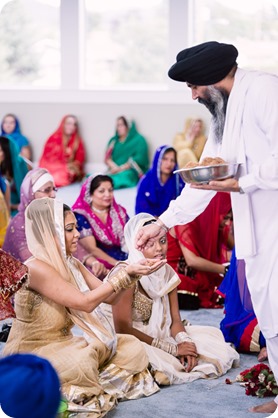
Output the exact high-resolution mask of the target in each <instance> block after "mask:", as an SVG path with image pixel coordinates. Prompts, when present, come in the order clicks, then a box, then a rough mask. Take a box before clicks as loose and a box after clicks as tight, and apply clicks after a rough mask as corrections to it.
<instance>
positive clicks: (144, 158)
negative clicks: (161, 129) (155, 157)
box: [105, 116, 149, 189]
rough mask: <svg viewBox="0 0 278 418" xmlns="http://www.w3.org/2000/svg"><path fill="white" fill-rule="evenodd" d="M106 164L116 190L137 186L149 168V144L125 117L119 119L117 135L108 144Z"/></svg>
mask: <svg viewBox="0 0 278 418" xmlns="http://www.w3.org/2000/svg"><path fill="white" fill-rule="evenodd" d="M105 163H106V165H107V167H108V173H107V174H109V175H110V176H111V177H112V178H113V183H114V189H122V188H125V187H134V186H136V185H137V183H138V181H139V179H140V177H141V176H142V175H143V174H144V173H145V172H146V171H147V169H148V167H149V155H148V144H147V142H146V140H145V138H144V137H143V136H142V135H140V134H139V133H138V131H137V130H136V127H135V123H134V122H132V123H131V126H130V127H129V125H128V122H127V120H126V118H125V117H124V116H120V117H118V118H117V124H116V135H115V136H113V138H111V139H110V140H109V142H108V145H107V149H106V153H105Z"/></svg>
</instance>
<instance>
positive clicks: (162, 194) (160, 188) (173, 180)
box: [136, 145, 184, 216]
mask: <svg viewBox="0 0 278 418" xmlns="http://www.w3.org/2000/svg"><path fill="white" fill-rule="evenodd" d="M168 150H173V151H174V152H175V153H176V151H175V150H174V149H173V147H171V146H170V145H161V146H160V147H158V148H157V149H156V152H155V155H154V158H153V162H152V166H151V168H150V170H148V172H147V173H146V174H145V176H144V177H142V179H141V181H140V183H139V184H138V198H137V199H136V213H139V212H142V209H143V211H144V212H149V213H151V214H152V215H153V216H160V215H161V214H162V213H163V212H164V211H165V210H166V209H167V208H168V206H169V203H170V201H171V200H173V199H176V197H178V196H179V195H180V193H181V191H182V189H183V187H184V182H183V180H182V179H181V177H180V176H179V175H178V174H173V173H172V174H171V176H170V177H169V178H168V180H167V181H166V183H162V181H161V163H162V159H163V157H164V154H165V153H166V152H167V151H168ZM177 169H178V166H177V164H176V165H175V167H174V169H173V171H175V170H177ZM141 183H142V186H141ZM140 187H142V189H141V191H140ZM141 192H142V193H144V196H142V200H141ZM144 202H145V203H146V207H145V208H144Z"/></svg>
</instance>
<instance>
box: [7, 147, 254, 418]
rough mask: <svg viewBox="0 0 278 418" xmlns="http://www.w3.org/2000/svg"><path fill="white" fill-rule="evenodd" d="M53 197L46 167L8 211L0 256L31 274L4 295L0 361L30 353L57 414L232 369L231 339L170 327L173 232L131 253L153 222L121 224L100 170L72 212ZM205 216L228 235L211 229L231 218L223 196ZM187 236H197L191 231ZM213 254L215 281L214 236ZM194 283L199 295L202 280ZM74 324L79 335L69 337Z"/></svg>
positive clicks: (176, 316)
mask: <svg viewBox="0 0 278 418" xmlns="http://www.w3.org/2000/svg"><path fill="white" fill-rule="evenodd" d="M166 149H167V147H166ZM171 153H173V152H172V150H171V152H170V155H171ZM162 155H163V154H162ZM166 156H167V154H166ZM166 161H167V159H166ZM171 164H172V166H173V165H174V164H173V161H172V163H171ZM55 192H56V185H55V181H54V178H53V176H52V175H51V174H50V173H49V172H48V171H47V170H46V169H43V168H36V169H33V170H31V171H29V173H28V174H27V175H26V177H25V179H24V180H23V183H22V186H21V203H20V206H19V208H18V209H19V212H18V214H17V215H16V216H15V217H14V218H13V219H12V220H11V222H10V224H9V227H8V231H7V234H6V237H5V242H4V248H3V249H4V250H5V251H6V252H8V253H10V254H12V255H13V256H14V257H15V258H16V259H17V260H21V261H24V262H25V263H26V265H27V267H28V270H29V273H30V277H29V281H28V282H26V283H25V284H23V286H22V288H21V290H19V291H18V292H17V294H16V297H15V313H16V318H15V319H14V321H13V325H12V329H11V332H10V335H9V337H8V341H7V343H6V345H5V348H4V355H5V356H8V355H11V354H14V353H23V352H24V353H25V352H29V353H33V354H36V355H39V356H42V357H44V358H46V359H48V360H49V361H50V362H51V364H52V365H53V366H54V368H55V369H56V371H57V373H58V375H59V378H60V380H61V384H62V392H63V395H64V396H65V397H66V399H67V401H68V410H69V411H77V412H81V411H82V412H94V413H95V414H96V416H103V414H105V413H106V412H107V411H108V410H110V409H111V408H113V407H114V406H115V405H116V403H117V399H118V400H123V399H136V398H138V397H140V396H143V395H146V396H148V395H151V394H153V393H155V392H157V391H158V390H159V386H160V385H168V384H182V383H185V382H191V381H193V380H195V379H198V378H213V377H214V378H216V377H219V376H221V375H223V374H224V373H226V372H227V371H228V370H229V369H230V368H231V367H232V366H233V365H234V364H236V363H238V360H239V355H238V353H237V351H236V350H234V349H233V348H232V347H231V345H230V344H229V343H230V342H231V340H230V339H229V338H227V339H226V341H227V342H228V343H226V342H225V338H224V336H223V334H222V333H221V331H220V330H219V329H217V328H214V327H203V326H201V327H200V326H198V327H195V326H194V325H193V326H188V325H186V326H184V324H183V322H182V321H181V317H180V312H179V301H178V294H179V293H178V292H179V289H180V286H181V285H182V280H183V276H186V275H185V271H183V273H180V268H181V265H182V262H181V260H180V257H179V260H178V261H179V270H178V271H177V266H176V265H175V263H173V267H171V265H170V264H172V262H171V260H170V259H169V257H168V254H169V249H167V245H168V244H167V241H168V240H169V243H170V245H171V239H172V238H173V239H174V237H173V231H170V232H169V233H168V234H167V235H168V236H167V235H166V234H165V236H164V237H162V238H160V239H158V240H157V241H156V242H155V243H154V244H153V246H151V247H150V248H148V249H146V250H144V251H142V252H139V251H138V250H137V249H136V247H135V237H136V234H137V232H138V230H139V229H140V228H142V227H144V225H146V224H148V223H152V222H155V221H156V216H157V215H156V216H155V215H152V214H149V213H144V212H141V213H139V214H137V215H136V216H134V217H132V218H130V219H129V217H128V215H127V213H126V211H125V209H124V208H123V207H122V206H121V205H119V204H117V203H116V202H115V199H114V196H113V180H112V179H111V177H110V176H107V175H106V174H105V175H103V174H98V175H94V176H90V177H88V178H87V179H86V181H85V183H84V184H83V186H82V188H81V191H80V195H79V196H78V198H77V200H76V202H75V203H74V205H73V207H72V209H70V208H69V207H67V206H66V205H63V204H62V202H60V201H59V200H57V199H56V198H55ZM209 211H210V212H209V215H208V217H207V218H206V219H205V221H204V224H203V225H205V227H204V228H208V219H209V220H210V219H211V218H210V217H212V219H214V217H215V216H216V215H215V214H217V216H218V224H217V222H216V221H215V225H214V227H215V230H216V229H217V227H218V230H219V229H220V235H221V234H223V235H227V236H228V232H225V233H224V232H223V230H222V229H225V226H226V219H225V216H226V215H227V214H228V215H229V214H230V202H229V195H228V194H221V193H219V194H217V196H216V199H215V201H213V203H212V206H211V208H209ZM24 219H25V221H24ZM193 222H194V221H193ZM221 222H222V223H223V225H222V226H221ZM229 222H230V219H229ZM178 228H179V227H178ZM221 228H222V229H221ZM228 230H229V232H230V225H229V228H228ZM193 231H195V235H196V236H195V238H196V237H197V236H198V233H197V231H198V229H196V228H195V229H194V228H193ZM218 232H219V231H218ZM175 233H176V232H175ZM178 233H180V232H179V231H178ZM202 233H204V230H202ZM208 233H211V231H210V230H209V231H208ZM181 236H182V232H181ZM193 236H194V233H192V237H193ZM193 238H194V237H193ZM193 238H192V239H193ZM199 238H200V237H199ZM199 241H201V240H200V239H199ZM204 242H207V243H208V242H210V240H206V239H205V238H204ZM212 247H213V249H214V250H215V249H216V251H218V254H219V259H218V262H216V261H210V263H211V264H212V265H213V266H212V267H213V268H214V270H215V273H217V274H218V276H219V274H224V273H225V268H224V267H223V265H222V264H221V261H222V258H221V257H222V256H223V252H224V253H225V252H227V251H228V247H225V250H224V251H223V246H220V247H219V243H217V242H216V238H213V239H212ZM191 250H192V251H191ZM191 250H190V251H191V252H192V253H194V250H193V249H192V248H191ZM184 254H185V255H184V259H186V252H185V253H184ZM221 254H222V255H221ZM166 257H167V259H168V263H166ZM188 264H189V262H188ZM214 264H215V265H214ZM216 264H217V265H218V266H219V267H217V266H216ZM183 265H184V264H183ZM202 266H203V265H202V264H201V265H200V270H201V269H202V268H203V267H202ZM220 266H221V269H220ZM184 268H185V267H184ZM213 268H212V270H211V272H213V271H214V270H213ZM175 270H176V271H175ZM204 271H206V269H205V268H204ZM208 271H209V270H208ZM97 276H99V277H100V278H101V279H102V280H100V279H99V278H97ZM219 277H220V276H219ZM190 279H191V280H192V281H194V280H195V279H194V277H190ZM218 279H219V278H218ZM187 280H189V279H188V278H186V280H185V283H186V282H187ZM219 281H220V280H219ZM196 282H197V287H196V289H195V291H196V293H198V297H199V298H201V296H202V295H203V294H202V291H201V290H202V289H203V286H204V283H202V279H199V278H197V279H196ZM215 283H216V282H215ZM209 292H210V291H209V290H208V294H211V293H209ZM224 293H225V291H224V290H223V294H224ZM200 300H201V299H200ZM210 300H211V299H210ZM110 304H112V305H113V306H112V308H111V307H110ZM201 306H202V304H201ZM209 307H211V306H209ZM74 325H76V326H78V327H79V328H80V329H81V330H82V331H83V337H75V336H74V335H73V334H72V331H71V330H72V328H73V326H74ZM224 335H225V334H224ZM140 341H141V343H140ZM257 347H258V348H260V345H259V344H258V345H257ZM88 365H91V367H90V368H88ZM119 376H120V379H119ZM135 381H136V385H135Z"/></svg>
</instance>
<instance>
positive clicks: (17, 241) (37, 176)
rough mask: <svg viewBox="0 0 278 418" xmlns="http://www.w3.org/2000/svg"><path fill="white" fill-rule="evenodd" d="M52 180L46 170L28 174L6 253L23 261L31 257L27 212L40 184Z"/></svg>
mask: <svg viewBox="0 0 278 418" xmlns="http://www.w3.org/2000/svg"><path fill="white" fill-rule="evenodd" d="M51 179H52V181H53V182H54V180H53V177H52V176H51V175H50V174H49V172H48V171H47V170H46V169H45V168H34V169H33V170H31V171H29V172H28V173H27V174H26V176H25V177H24V180H23V182H22V184H21V187H20V204H19V207H18V213H17V214H16V216H15V217H14V218H13V219H12V220H11V221H10V224H9V226H8V229H7V233H6V238H5V242H4V245H3V249H4V250H5V251H7V252H8V253H10V254H11V255H12V256H13V257H15V258H18V259H19V260H21V261H26V259H27V258H28V257H30V252H29V251H28V248H27V242H26V236H25V210H26V208H27V206H28V205H29V204H30V202H32V200H34V198H35V193H34V190H35V189H36V186H37V185H38V182H41V181H43V184H45V183H47V182H48V181H49V180H51ZM44 180H45V181H44ZM43 184H42V186H43ZM23 258H24V259H23Z"/></svg>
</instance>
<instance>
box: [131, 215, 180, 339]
mask: <svg viewBox="0 0 278 418" xmlns="http://www.w3.org/2000/svg"><path fill="white" fill-rule="evenodd" d="M151 220H154V221H155V219H154V217H153V216H152V215H150V214H148V213H139V214H138V215H135V216H134V217H133V218H131V219H130V220H129V221H128V222H127V224H126V225H125V229H124V234H125V241H126V244H127V247H128V250H129V256H128V262H129V263H136V262H138V261H139V260H142V258H144V255H143V254H142V253H141V252H140V251H138V250H137V249H136V248H135V237H136V235H137V232H138V231H139V229H140V228H141V227H143V225H144V224H145V222H148V221H151ZM179 283H180V278H179V277H178V275H177V274H176V272H175V271H174V270H173V269H172V267H170V266H169V265H168V264H166V265H165V266H163V267H161V268H160V269H159V270H157V271H155V272H154V273H151V274H150V275H148V276H142V277H141V279H140V284H141V286H142V287H143V289H144V291H145V292H146V293H147V295H149V297H150V298H151V299H152V300H153V307H152V314H151V318H150V320H149V323H148V334H149V335H151V336H154V337H156V338H157V337H158V338H166V337H167V336H169V335H170V325H171V322H172V318H171V312H170V306H169V298H168V294H169V293H170V292H171V291H172V290H173V289H175V288H176V287H177V286H178V285H179Z"/></svg>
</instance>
